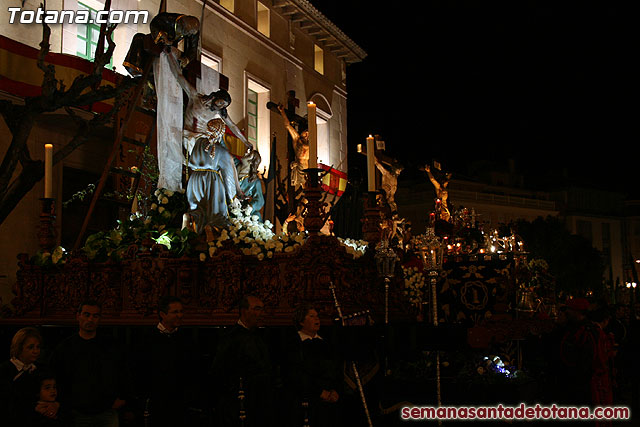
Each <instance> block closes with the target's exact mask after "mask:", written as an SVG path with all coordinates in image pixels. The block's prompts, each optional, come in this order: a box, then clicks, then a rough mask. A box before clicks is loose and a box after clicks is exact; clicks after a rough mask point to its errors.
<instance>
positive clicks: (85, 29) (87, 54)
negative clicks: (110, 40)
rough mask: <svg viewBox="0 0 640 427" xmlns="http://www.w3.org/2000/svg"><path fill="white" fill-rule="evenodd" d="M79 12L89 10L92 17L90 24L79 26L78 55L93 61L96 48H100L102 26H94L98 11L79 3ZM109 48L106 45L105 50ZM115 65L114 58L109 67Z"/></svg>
mask: <svg viewBox="0 0 640 427" xmlns="http://www.w3.org/2000/svg"><path fill="white" fill-rule="evenodd" d="M78 10H87V11H89V14H90V15H91V18H90V19H89V23H87V24H77V27H76V28H77V35H78V41H77V43H76V49H77V54H78V56H79V57H81V58H84V59H88V60H89V61H93V59H94V58H95V56H96V48H97V47H98V40H99V38H100V25H99V24H94V22H95V20H96V13H97V11H96V10H95V9H93V8H91V7H89V6H87V5H86V4H83V3H80V2H78ZM107 48H108V46H107V44H106V43H105V45H104V50H105V51H106V50H107ZM112 63H113V57H112V58H111V61H109V64H108V65H109V66H111V65H112Z"/></svg>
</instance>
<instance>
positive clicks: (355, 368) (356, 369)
mask: <svg viewBox="0 0 640 427" xmlns="http://www.w3.org/2000/svg"><path fill="white" fill-rule="evenodd" d="M329 289H330V290H331V295H332V296H333V303H334V304H335V306H336V311H337V312H338V316H339V317H340V323H341V324H342V326H344V325H345V322H344V317H343V316H342V309H341V308H340V303H339V302H338V298H337V297H336V288H335V286H334V284H333V282H329ZM351 369H353V375H354V376H355V378H356V384H357V386H358V392H359V393H360V400H362V406H363V407H364V413H365V415H366V416H367V424H368V425H369V427H373V423H372V422H371V415H370V414H369V407H368V406H367V400H366V399H365V397H364V389H363V388H362V382H361V381H360V374H358V368H357V367H356V362H355V360H352V361H351Z"/></svg>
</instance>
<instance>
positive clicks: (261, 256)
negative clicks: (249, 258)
mask: <svg viewBox="0 0 640 427" xmlns="http://www.w3.org/2000/svg"><path fill="white" fill-rule="evenodd" d="M263 259H264V254H263V253H259V254H258V260H260V261H262V260H263Z"/></svg>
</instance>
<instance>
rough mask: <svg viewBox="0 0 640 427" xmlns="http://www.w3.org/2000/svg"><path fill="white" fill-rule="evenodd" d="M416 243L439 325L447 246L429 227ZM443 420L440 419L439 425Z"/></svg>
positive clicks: (439, 399)
mask: <svg viewBox="0 0 640 427" xmlns="http://www.w3.org/2000/svg"><path fill="white" fill-rule="evenodd" d="M414 244H415V246H416V248H417V249H418V251H419V252H420V256H421V258H422V265H423V266H424V269H425V270H426V271H427V272H428V276H429V282H430V288H431V298H430V300H431V322H432V324H433V326H435V327H437V326H438V291H437V283H438V277H439V275H440V271H442V263H443V262H444V250H445V246H444V244H443V243H442V241H441V240H440V238H439V237H438V236H436V234H435V228H433V227H429V228H427V232H426V234H424V235H422V236H416V237H415V238H414ZM440 382H441V378H440V350H437V351H436V399H437V403H438V407H440V406H442V394H441V387H440ZM441 424H442V421H441V420H438V425H441Z"/></svg>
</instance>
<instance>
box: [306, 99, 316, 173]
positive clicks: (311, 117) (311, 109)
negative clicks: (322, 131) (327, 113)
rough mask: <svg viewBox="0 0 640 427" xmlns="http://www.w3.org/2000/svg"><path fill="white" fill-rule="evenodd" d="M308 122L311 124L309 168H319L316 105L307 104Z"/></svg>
mask: <svg viewBox="0 0 640 427" xmlns="http://www.w3.org/2000/svg"><path fill="white" fill-rule="evenodd" d="M307 121H308V122H309V167H310V168H317V167H318V125H317V123H316V104H314V103H313V102H309V103H308V104H307Z"/></svg>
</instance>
